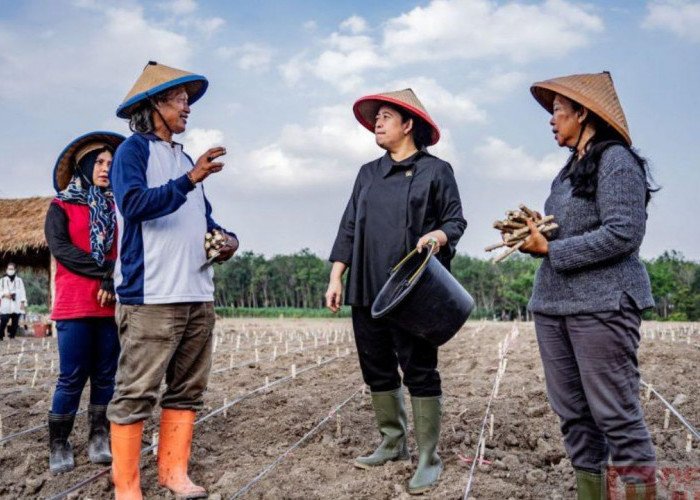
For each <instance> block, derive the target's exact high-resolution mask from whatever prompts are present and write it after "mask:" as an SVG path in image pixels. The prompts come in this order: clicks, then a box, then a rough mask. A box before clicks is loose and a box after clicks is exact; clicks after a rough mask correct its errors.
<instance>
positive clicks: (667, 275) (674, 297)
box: [215, 249, 700, 321]
mask: <svg viewBox="0 0 700 500" xmlns="http://www.w3.org/2000/svg"><path fill="white" fill-rule="evenodd" d="M540 262H541V261H540V260H539V259H533V258H531V257H528V256H524V255H519V256H516V257H514V258H511V259H509V260H507V261H505V262H501V263H499V264H497V265H494V264H491V262H490V261H488V260H485V259H481V258H477V257H472V256H469V255H461V254H458V255H456V256H455V258H454V259H453V260H452V274H453V275H454V276H455V278H457V280H458V281H459V282H460V283H461V284H462V286H464V288H465V289H466V290H468V291H469V293H471V294H472V296H473V297H474V300H475V301H476V304H477V308H476V310H475V311H474V313H473V317H474V318H490V319H515V318H519V319H523V320H524V319H530V317H529V314H528V312H527V303H528V300H529V299H530V294H531V292H532V286H533V283H534V280H535V273H536V272H537V269H538V267H539V265H540ZM644 264H645V265H646V268H647V271H648V273H649V278H650V280H651V287H652V292H653V295H654V299H655V301H656V307H655V308H654V309H653V310H652V311H649V312H647V315H646V316H647V318H648V319H652V318H653V319H663V320H676V321H696V320H700V263H697V262H693V261H690V260H687V259H685V258H684V257H683V255H682V254H681V253H679V252H676V251H670V252H665V253H663V254H662V255H661V256H659V257H657V258H655V259H652V260H645V261H644ZM329 273H330V263H329V262H327V261H326V260H324V259H321V258H319V257H317V256H316V255H314V254H313V253H311V251H309V250H308V249H304V250H302V251H300V252H298V253H295V254H292V255H276V256H274V257H270V258H265V257H264V256H263V255H260V254H255V253H253V252H243V253H241V254H239V255H236V256H235V257H234V258H233V259H232V260H230V261H229V262H226V263H225V264H222V265H220V266H216V275H215V284H216V292H215V294H216V295H215V301H216V305H217V306H219V307H232V308H261V307H273V308H322V307H324V298H323V296H324V293H325V292H326V287H327V286H328V275H329Z"/></svg>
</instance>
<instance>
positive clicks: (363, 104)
mask: <svg viewBox="0 0 700 500" xmlns="http://www.w3.org/2000/svg"><path fill="white" fill-rule="evenodd" d="M383 104H393V105H395V106H398V107H400V108H403V109H405V110H406V111H408V112H409V113H411V114H412V115H415V116H417V117H419V118H421V119H422V120H424V121H425V122H426V123H427V124H428V125H429V126H430V128H431V130H432V132H431V134H430V144H428V146H432V145H433V144H435V143H436V142H438V141H439V140H440V129H439V128H438V126H437V125H436V124H435V122H434V121H433V119H432V118H430V115H429V114H428V112H427V111H426V110H425V107H424V106H423V104H422V103H421V102H420V101H419V100H418V97H416V94H414V93H413V90H411V89H403V90H396V91H394V92H385V93H383V94H372V95H368V96H365V97H361V98H359V99H358V100H357V101H355V104H354V105H353V107H352V111H353V112H354V113H355V118H357V120H358V121H359V122H360V123H361V124H362V126H363V127H365V128H366V129H367V130H369V131H370V132H372V133H374V123H375V121H376V116H377V111H379V108H380V107H382V105H383Z"/></svg>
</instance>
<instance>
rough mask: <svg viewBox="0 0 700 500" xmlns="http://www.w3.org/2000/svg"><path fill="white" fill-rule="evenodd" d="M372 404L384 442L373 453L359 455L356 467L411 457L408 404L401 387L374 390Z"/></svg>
mask: <svg viewBox="0 0 700 500" xmlns="http://www.w3.org/2000/svg"><path fill="white" fill-rule="evenodd" d="M372 406H373V407H374V414H375V416H376V417H377V425H378V426H379V432H380V433H381V435H382V442H381V443H380V444H379V447H378V448H377V449H376V450H375V452H374V453H372V454H371V455H369V456H367V457H357V458H356V459H355V461H354V462H353V463H354V465H355V467H359V468H360V469H369V468H370V467H377V466H379V465H384V464H385V463H387V462H388V461H390V460H408V459H409V458H411V455H410V454H409V453H408V444H407V443H406V420H407V417H406V405H405V403H404V398H403V391H402V390H401V388H400V387H399V388H398V389H395V390H393V391H386V392H373V393H372Z"/></svg>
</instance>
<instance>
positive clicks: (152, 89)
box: [117, 61, 209, 118]
mask: <svg viewBox="0 0 700 500" xmlns="http://www.w3.org/2000/svg"><path fill="white" fill-rule="evenodd" d="M178 85H184V86H185V89H186V90H187V95H188V96H189V104H193V103H194V102H195V101H197V99H199V98H200V97H202V96H203V95H204V92H205V91H206V90H207V86H208V85H209V82H208V81H207V79H206V78H205V77H203V76H202V75H195V74H193V73H188V72H187V71H182V70H181V69H176V68H171V67H170V66H165V65H163V64H158V63H157V62H155V61H148V64H147V65H146V67H145V68H143V73H141V76H139V79H138V80H136V83H135V84H134V86H133V87H131V90H130V91H129V93H128V94H126V97H125V98H124V102H122V103H121V104H120V105H119V107H118V108H117V116H118V117H119V118H129V116H130V115H131V113H132V112H133V111H134V108H135V107H136V105H137V104H138V103H140V102H141V101H143V100H145V99H148V98H149V97H152V96H154V95H156V94H158V93H159V92H163V91H164V90H168V89H170V88H173V87H177V86H178Z"/></svg>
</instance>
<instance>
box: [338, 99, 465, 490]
mask: <svg viewBox="0 0 700 500" xmlns="http://www.w3.org/2000/svg"><path fill="white" fill-rule="evenodd" d="M353 110H354V112H355V117H356V118H357V119H358V120H359V122H360V123H361V124H362V125H363V126H364V127H366V128H367V129H368V130H370V131H372V132H374V134H375V139H376V142H377V145H378V146H379V147H380V148H382V149H384V150H385V151H386V154H385V155H384V156H382V157H381V158H379V159H377V160H374V161H372V162H370V163H367V164H365V165H363V166H362V168H361V169H360V172H359V173H358V175H357V180H356V181H355V186H354V188H353V192H352V196H351V197H350V201H349V202H348V205H347V208H346V209H345V213H344V214H343V218H342V220H341V222H340V227H339V229H338V235H337V237H336V240H335V244H334V245H333V250H332V251H331V256H330V261H331V262H332V263H333V267H332V270H331V276H330V282H329V285H328V291H327V292H326V305H327V306H328V307H329V308H330V309H331V310H332V311H337V310H338V309H339V308H340V305H341V303H342V295H343V286H342V282H341V279H342V276H343V273H344V272H345V270H346V269H347V268H348V267H349V268H350V275H349V277H348V279H347V294H346V299H345V302H346V304H349V305H351V306H352V320H353V328H354V332H355V342H356V344H357V351H358V355H359V357H360V368H361V369H362V375H363V378H364V380H365V383H366V384H367V385H369V387H370V389H371V392H372V403H373V406H374V410H375V414H376V418H377V423H378V425H379V431H380V433H381V435H382V442H381V444H380V445H379V447H378V448H377V450H376V451H375V452H374V453H372V454H371V455H370V456H366V457H359V458H357V459H355V462H354V463H355V465H356V466H357V467H359V468H369V467H372V466H379V465H383V464H385V463H386V462H387V461H389V460H407V459H408V458H409V453H408V447H407V445H406V409H405V406H404V397H403V392H402V390H401V383H402V380H401V377H400V375H399V371H398V367H399V365H400V366H401V371H402V372H403V383H404V384H405V385H406V386H407V387H408V390H409V392H410V393H411V403H412V406H413V415H414V420H415V429H416V441H417V443H418V452H419V453H418V467H417V470H416V473H415V475H414V476H413V478H412V479H411V481H410V483H409V492H410V493H415V494H417V493H422V492H424V491H426V490H428V489H430V488H431V487H432V486H434V485H435V484H436V482H437V481H438V479H439V476H440V473H441V471H442V462H441V461H440V458H439V457H438V455H437V444H438V440H439V436H440V416H441V408H442V390H441V386H440V374H439V373H438V370H437V361H438V350H437V347H434V346H432V345H430V344H429V343H428V342H427V341H425V340H422V339H419V338H418V337H415V336H413V335H412V334H411V332H410V331H404V330H402V329H400V328H397V327H396V326H394V325H392V324H390V323H388V322H387V320H385V319H373V318H372V315H371V313H370V308H371V305H372V302H373V301H374V299H375V297H376V296H377V294H378V293H379V290H380V289H381V287H382V285H384V283H385V282H386V281H387V279H388V276H389V275H388V271H389V269H391V267H392V266H393V265H395V264H396V263H397V262H398V261H400V260H401V258H402V257H404V256H405V255H406V254H407V253H409V252H410V251H411V249H413V248H416V247H417V248H418V249H419V251H422V250H423V249H424V248H425V247H430V249H431V250H432V251H434V252H435V253H436V256H437V258H438V259H439V260H440V262H442V263H443V265H445V266H446V267H448V268H449V264H450V260H451V259H452V257H453V256H454V253H455V246H456V245H457V242H458V241H459V238H460V237H461V236H462V233H463V232H464V229H465V227H466V225H467V223H466V221H465V220H464V218H463V217H462V204H461V201H460V197H459V191H458V189H457V183H456V181H455V178H454V174H453V172H452V167H451V166H450V165H449V163H447V162H444V161H442V160H440V159H439V158H437V157H435V156H433V155H432V154H430V153H429V152H428V151H427V149H426V147H427V146H431V145H433V144H435V143H436V142H437V141H438V139H439V138H440V132H439V130H438V128H437V126H436V125H435V123H434V122H433V120H432V119H431V118H430V116H429V115H428V113H427V112H426V111H425V108H424V107H423V105H422V104H421V103H420V101H419V100H418V98H417V97H416V96H415V94H414V93H413V91H412V90H410V89H405V90H400V91H397V92H388V93H385V94H378V95H370V96H366V97H363V98H361V99H359V100H358V101H357V102H356V103H355V105H354V108H353Z"/></svg>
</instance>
